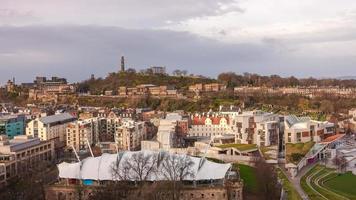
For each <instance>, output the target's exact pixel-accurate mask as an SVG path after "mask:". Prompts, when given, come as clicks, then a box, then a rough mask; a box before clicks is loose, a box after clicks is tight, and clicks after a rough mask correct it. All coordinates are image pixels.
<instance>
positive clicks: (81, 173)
mask: <svg viewBox="0 0 356 200" xmlns="http://www.w3.org/2000/svg"><path fill="white" fill-rule="evenodd" d="M140 152H143V153H144V154H145V155H155V156H161V154H166V155H167V154H168V155H173V154H169V153H167V152H160V153H158V152H153V151H137V152H130V151H128V152H123V154H103V155H101V156H99V157H89V158H86V159H84V160H82V161H81V162H77V163H65V162H63V163H60V164H58V170H59V177H60V178H70V179H90V180H118V177H114V176H113V173H112V171H111V170H112V165H113V164H116V165H117V166H118V167H119V169H120V167H122V160H124V159H125V160H126V159H127V160H128V161H131V160H132V159H131V157H132V156H133V155H134V154H137V153H140ZM174 155H177V156H180V157H185V156H187V155H178V154H174ZM187 157H189V158H190V159H191V161H192V162H193V165H192V167H191V171H192V173H193V174H192V176H191V177H186V178H184V180H219V179H224V178H225V176H226V175H227V173H228V172H229V170H230V168H231V164H220V163H215V162H211V161H208V160H205V159H202V158H197V157H191V156H187ZM158 168H159V170H158V171H157V172H158V173H154V174H152V175H150V177H149V178H148V180H150V181H154V180H166V179H165V176H164V175H163V174H161V173H162V170H163V168H162V165H159V167H158ZM160 168H161V169H160ZM211 172H214V173H211ZM127 173H128V174H130V173H132V172H131V169H130V170H128V171H127ZM132 181H135V180H132Z"/></svg>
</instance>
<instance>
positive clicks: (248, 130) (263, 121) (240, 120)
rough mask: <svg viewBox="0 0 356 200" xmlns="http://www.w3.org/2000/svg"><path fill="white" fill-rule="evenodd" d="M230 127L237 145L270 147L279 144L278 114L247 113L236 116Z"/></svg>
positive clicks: (257, 111) (258, 111)
mask: <svg viewBox="0 0 356 200" xmlns="http://www.w3.org/2000/svg"><path fill="white" fill-rule="evenodd" d="M230 125H231V127H232V132H233V133H234V134H235V137H236V142H237V143H241V144H257V145H258V146H270V145H277V144H278V142H279V132H280V118H279V116H278V115H277V114H273V113H268V112H263V111H260V110H255V111H246V112H242V113H241V114H238V115H235V116H234V117H233V118H232V119H231V124H230Z"/></svg>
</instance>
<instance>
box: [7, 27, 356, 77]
mask: <svg viewBox="0 0 356 200" xmlns="http://www.w3.org/2000/svg"><path fill="white" fill-rule="evenodd" d="M270 42H274V41H273V40H270ZM0 43H1V44H2V45H1V46H0V70H1V72H2V73H0V80H1V82H5V81H6V80H7V79H8V78H11V77H13V76H15V77H16V79H17V80H21V81H31V80H32V79H33V78H34V77H35V76H37V75H47V76H52V75H57V76H63V77H67V78H69V80H70V81H79V80H83V79H86V78H88V77H89V76H90V74H92V73H93V74H96V76H105V75H107V73H109V72H113V71H117V70H119V62H120V56H121V55H125V57H126V59H125V60H126V61H127V66H128V67H134V68H136V69H143V68H146V67H148V66H150V65H164V66H167V68H168V70H170V71H173V70H174V69H187V70H188V71H189V72H191V73H195V74H203V75H207V76H212V77H215V76H216V75H217V74H219V73H221V72H224V71H235V72H237V73H243V72H253V73H260V74H280V75H296V76H311V75H313V76H317V77H320V76H334V75H345V74H349V73H355V72H356V70H355V68H354V64H355V63H356V59H355V58H356V56H354V55H352V54H348V55H341V54H335V56H332V55H330V53H328V51H325V50H324V51H321V49H333V48H337V49H338V51H340V52H344V51H346V50H349V51H350V49H348V48H351V49H355V48H356V42H355V43H352V45H350V43H336V44H324V45H323V46H320V45H314V46H310V45H309V46H308V45H307V46H299V47H297V49H296V50H294V51H288V50H284V48H283V47H276V46H275V45H270V44H267V43H261V44H256V43H239V44H235V43H226V42H221V41H218V40H213V39H208V38H203V37H199V36H196V35H194V34H191V33H187V32H175V31H169V30H144V29H142V30H137V29H124V28H117V27H100V26H26V27H12V26H7V27H0ZM329 52H330V51H329ZM353 52H356V51H353ZM326 56H328V57H327V59H325V57H326Z"/></svg>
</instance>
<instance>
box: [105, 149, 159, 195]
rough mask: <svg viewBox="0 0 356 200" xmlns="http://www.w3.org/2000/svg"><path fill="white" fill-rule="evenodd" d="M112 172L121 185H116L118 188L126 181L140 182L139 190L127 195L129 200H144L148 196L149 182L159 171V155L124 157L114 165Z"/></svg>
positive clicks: (135, 154) (139, 153) (142, 153)
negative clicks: (147, 185)
mask: <svg viewBox="0 0 356 200" xmlns="http://www.w3.org/2000/svg"><path fill="white" fill-rule="evenodd" d="M111 171H112V175H113V177H114V178H115V179H117V180H118V181H119V183H116V186H117V185H121V183H122V182H125V181H126V182H132V181H135V182H136V181H137V182H138V184H137V186H138V188H137V189H138V190H136V192H132V193H131V194H127V195H128V197H126V198H127V199H139V198H142V197H143V196H144V195H146V194H147V190H148V187H146V183H147V181H149V178H150V177H151V176H153V175H155V173H156V171H157V154H151V153H145V152H137V153H133V154H132V155H131V156H128V157H124V155H122V156H121V157H120V158H118V160H117V162H116V163H114V164H113V166H112V169H111ZM114 187H115V186H114Z"/></svg>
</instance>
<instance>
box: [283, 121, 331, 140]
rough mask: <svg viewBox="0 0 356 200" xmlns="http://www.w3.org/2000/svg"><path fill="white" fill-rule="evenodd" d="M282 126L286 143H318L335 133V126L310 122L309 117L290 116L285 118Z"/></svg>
mask: <svg viewBox="0 0 356 200" xmlns="http://www.w3.org/2000/svg"><path fill="white" fill-rule="evenodd" d="M284 124H285V125H284V126H285V130H284V136H285V142H286V143H299V142H309V141H314V142H320V141H322V140H323V139H325V138H327V137H329V136H332V135H334V134H335V133H336V132H335V124H333V123H330V122H326V121H325V122H320V121H315V120H311V119H310V118H309V117H296V116H294V115H290V116H287V117H285V121H284Z"/></svg>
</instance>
